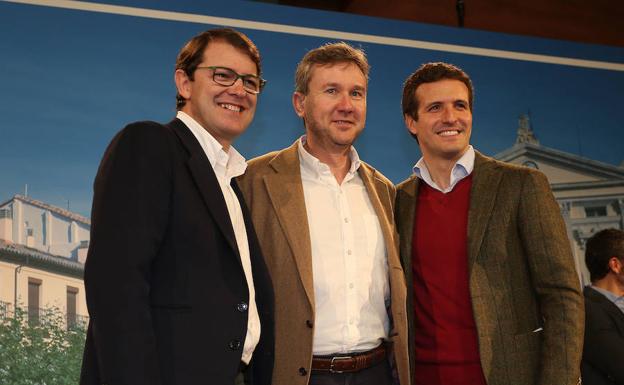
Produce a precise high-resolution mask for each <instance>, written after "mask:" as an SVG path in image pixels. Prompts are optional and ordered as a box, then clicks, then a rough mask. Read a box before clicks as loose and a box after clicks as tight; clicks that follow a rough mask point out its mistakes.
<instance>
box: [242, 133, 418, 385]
mask: <svg viewBox="0 0 624 385" xmlns="http://www.w3.org/2000/svg"><path fill="white" fill-rule="evenodd" d="M358 173H359V175H360V177H361V178H362V180H363V181H364V185H365V186H366V189H367V191H368V194H369V198H370V200H371V203H372V205H373V207H374V209H375V212H376V213H377V217H378V218H379V223H380V225H381V230H382V233H383V237H384V240H385V243H386V248H387V255H388V270H389V276H390V288H391V295H392V304H391V317H392V320H393V327H392V331H391V342H392V345H393V346H394V349H393V353H394V358H395V359H394V360H393V362H394V363H396V368H397V371H398V376H399V378H400V381H401V385H406V384H409V368H408V365H409V362H408V347H407V341H408V338H407V314H406V296H407V293H406V286H405V278H404V275H403V269H402V268H401V261H400V259H399V254H398V239H397V236H396V231H395V229H394V219H393V212H392V205H393V202H394V197H395V190H394V186H393V185H392V183H391V182H390V181H389V180H388V179H386V178H385V177H384V176H383V175H381V174H380V173H379V172H378V171H376V170H375V169H373V168H372V167H370V166H368V165H367V164H365V163H363V162H362V165H361V167H360V168H359V170H358ZM238 183H239V185H240V188H241V190H242V191H243V195H244V196H245V199H246V201H247V204H248V205H249V208H250V210H251V216H252V219H253V223H254V226H255V228H256V232H257V234H258V239H259V240H260V246H261V249H262V253H263V254H264V257H265V260H266V263H267V266H268V268H269V273H270V275H271V278H272V280H273V285H274V288H275V366H274V370H273V385H306V384H307V383H308V380H309V375H310V366H311V362H312V340H313V336H314V319H315V318H314V308H315V307H314V279H313V277H312V251H311V243H310V231H309V228H308V221H307V215H306V207H305V199H304V195H303V186H302V184H301V173H300V166H299V154H298V151H297V142H295V143H294V144H293V145H292V146H290V147H288V148H286V149H284V150H282V151H277V152H272V153H269V154H266V155H264V156H261V157H259V158H256V159H253V160H251V161H250V162H249V167H248V168H247V171H246V172H245V175H243V176H242V177H240V178H239V180H238Z"/></svg>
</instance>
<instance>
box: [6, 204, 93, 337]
mask: <svg viewBox="0 0 624 385" xmlns="http://www.w3.org/2000/svg"><path fill="white" fill-rule="evenodd" d="M90 228H91V222H90V220H89V219H88V218H85V217H83V216H80V215H78V214H76V213H73V212H70V211H68V210H64V209H61V208H59V207H55V206H52V205H49V204H46V203H44V202H41V201H38V200H35V199H32V198H30V197H26V196H22V195H15V196H14V197H13V198H11V199H9V200H8V201H6V202H4V203H0V316H2V315H6V314H9V313H11V312H13V311H14V309H15V306H16V305H17V306H18V307H20V308H22V309H23V310H24V311H27V312H28V318H29V320H31V321H37V320H38V319H39V317H40V316H42V313H43V312H44V311H48V310H50V309H54V310H56V311H60V312H63V313H64V314H65V315H66V320H67V325H68V326H73V325H76V324H78V323H84V322H85V321H86V319H87V306H86V300H85V293H84V284H83V280H82V277H83V270H84V262H85V259H86V255H87V249H88V246H89V231H90Z"/></svg>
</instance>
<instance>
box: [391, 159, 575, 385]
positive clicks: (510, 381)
mask: <svg viewBox="0 0 624 385" xmlns="http://www.w3.org/2000/svg"><path fill="white" fill-rule="evenodd" d="M472 178H473V179H472V189H471V191H470V208H469V212H468V229H467V231H468V245H467V248H468V274H469V286H470V297H471V299H472V309H473V313H474V318H475V321H476V325H477V332H478V339H479V352H480V355H481V366H482V368H483V372H484V374H485V378H486V380H487V383H488V385H574V384H577V382H578V380H579V364H580V360H581V352H582V343H583V324H584V323H583V322H584V321H583V319H584V318H583V316H584V313H583V297H582V295H581V291H580V285H579V280H578V278H577V274H576V271H575V269H574V261H573V260H572V252H571V249H570V242H569V240H568V237H567V233H566V228H565V225H564V222H563V220H562V217H561V213H560V210H559V206H558V205H557V203H556V201H555V199H554V197H553V195H552V192H551V190H550V186H549V184H548V180H547V179H546V177H545V176H544V175H543V174H542V173H541V172H539V171H536V170H533V169H529V168H526V167H519V166H513V165H509V164H506V163H502V162H499V161H496V160H494V159H492V158H488V157H485V156H483V155H481V154H479V153H477V154H476V159H475V166H474V171H473V174H472ZM418 183H419V181H418V179H417V178H416V177H415V176H412V177H411V178H409V179H407V180H406V181H404V182H402V183H401V184H399V185H398V188H397V203H396V220H397V227H398V230H399V234H400V236H401V246H400V249H401V258H402V262H403V267H404V269H405V272H406V273H407V277H406V278H407V282H408V286H411V285H412V284H411V282H412V269H411V259H412V234H413V230H414V228H413V224H414V212H415V211H414V210H415V208H416V199H417V194H418ZM409 293H410V296H409V300H408V302H409V303H408V309H409V313H410V326H412V327H413V323H412V322H411V321H412V320H413V319H412V317H411V316H412V309H413V306H412V300H413V298H412V295H411V294H412V291H411V290H410V291H409ZM414 332H415V333H417V332H418V331H414Z"/></svg>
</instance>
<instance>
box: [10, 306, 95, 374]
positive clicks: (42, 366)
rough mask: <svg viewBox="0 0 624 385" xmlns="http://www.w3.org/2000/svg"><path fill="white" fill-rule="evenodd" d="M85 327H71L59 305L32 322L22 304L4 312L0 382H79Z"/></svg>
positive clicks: (45, 311)
mask: <svg viewBox="0 0 624 385" xmlns="http://www.w3.org/2000/svg"><path fill="white" fill-rule="evenodd" d="M84 327H85V325H77V326H75V327H71V328H67V326H66V322H65V315H64V314H63V313H62V312H61V311H59V310H58V309H46V310H44V311H42V313H41V315H40V316H39V317H38V320H37V321H33V320H31V321H30V322H29V320H28V313H27V312H26V311H24V310H22V309H20V308H17V310H16V311H15V312H14V314H12V315H7V316H5V317H4V318H1V316H0V384H3V385H75V384H77V383H78V379H79V376H80V364H81V362H82V350H83V347H84V341H85V329H84Z"/></svg>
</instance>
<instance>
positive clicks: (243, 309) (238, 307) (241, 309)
mask: <svg viewBox="0 0 624 385" xmlns="http://www.w3.org/2000/svg"><path fill="white" fill-rule="evenodd" d="M247 309H249V305H247V303H246V302H241V303H239V304H238V305H236V310H238V311H239V312H241V313H244V312H246V311H247Z"/></svg>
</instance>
